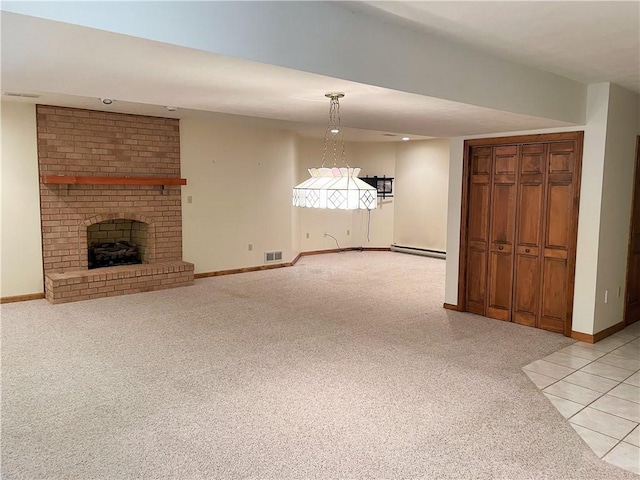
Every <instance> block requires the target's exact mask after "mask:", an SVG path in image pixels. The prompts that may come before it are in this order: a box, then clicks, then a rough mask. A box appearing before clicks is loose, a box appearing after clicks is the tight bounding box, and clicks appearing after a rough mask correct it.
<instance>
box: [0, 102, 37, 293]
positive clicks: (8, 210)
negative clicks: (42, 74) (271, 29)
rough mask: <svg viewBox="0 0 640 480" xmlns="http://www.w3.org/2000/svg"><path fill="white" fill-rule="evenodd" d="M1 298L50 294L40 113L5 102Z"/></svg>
mask: <svg viewBox="0 0 640 480" xmlns="http://www.w3.org/2000/svg"><path fill="white" fill-rule="evenodd" d="M0 108H1V110H2V151H1V153H2V160H1V161H2V169H1V170H0V171H1V172H2V173H1V175H2V178H1V180H0V185H1V186H2V193H1V196H0V202H1V203H2V205H1V207H0V210H1V215H2V217H1V221H0V230H1V233H0V238H1V243H2V246H1V255H0V270H1V276H0V279H1V280H0V297H10V296H14V295H26V294H33V293H42V292H44V284H43V274H42V236H41V233H40V198H39V181H38V151H37V143H36V112H35V106H34V105H27V104H22V103H17V102H2V105H1V107H0Z"/></svg>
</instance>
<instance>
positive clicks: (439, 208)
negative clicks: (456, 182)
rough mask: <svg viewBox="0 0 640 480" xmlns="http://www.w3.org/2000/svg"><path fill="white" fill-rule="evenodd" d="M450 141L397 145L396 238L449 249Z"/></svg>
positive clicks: (419, 245)
mask: <svg viewBox="0 0 640 480" xmlns="http://www.w3.org/2000/svg"><path fill="white" fill-rule="evenodd" d="M448 185H449V140H448V139H438V140H425V141H420V142H408V143H402V144H397V150H396V180H395V188H394V191H395V198H394V200H395V216H394V225H393V241H394V243H395V244H397V245H402V246H408V247H417V248H425V249H429V250H437V251H446V240H447V194H448Z"/></svg>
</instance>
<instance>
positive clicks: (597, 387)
mask: <svg viewBox="0 0 640 480" xmlns="http://www.w3.org/2000/svg"><path fill="white" fill-rule="evenodd" d="M523 370H524V372H525V373H526V374H527V376H528V377H529V378H530V379H531V380H532V381H533V383H535V384H536V386H537V387H538V388H539V389H540V390H542V393H543V394H544V395H545V396H546V397H547V398H548V399H549V400H550V401H551V403H552V404H553V405H554V406H555V407H556V408H557V409H558V411H559V412H560V413H561V414H562V415H563V416H564V417H565V418H566V419H568V420H569V423H570V424H571V426H572V427H573V428H574V430H575V431H576V432H577V433H578V435H580V437H582V439H583V440H584V441H585V443H586V444H587V445H589V447H591V449H592V450H593V451H594V452H595V454H596V455H598V457H600V458H602V459H603V460H605V461H606V462H609V463H611V464H613V465H617V466H618V467H621V468H624V469H625V470H629V471H631V472H634V473H636V474H638V475H640V425H639V424H640V322H636V323H634V324H632V325H630V326H628V327H627V328H625V329H624V330H622V331H620V332H618V333H616V334H614V335H611V336H610V337H607V338H605V339H604V340H602V341H600V342H598V343H595V344H589V343H582V342H577V343H574V344H573V345H570V346H568V347H566V348H563V349H562V350H560V351H558V352H556V353H552V354H551V355H549V356H547V357H545V358H543V359H541V360H536V361H535V362H533V363H531V364H529V365H527V366H526V367H524V368H523Z"/></svg>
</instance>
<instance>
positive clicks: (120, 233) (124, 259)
mask: <svg viewBox="0 0 640 480" xmlns="http://www.w3.org/2000/svg"><path fill="white" fill-rule="evenodd" d="M148 234H149V226H148V224H146V223H144V222H139V221H137V220H133V219H128V218H117V219H113V220H105V221H102V222H98V223H94V224H93V225H89V226H88V227H87V247H88V250H87V260H88V267H89V269H93V268H102V267H115V266H118V265H135V264H139V263H148V259H147V249H148V240H147V238H148Z"/></svg>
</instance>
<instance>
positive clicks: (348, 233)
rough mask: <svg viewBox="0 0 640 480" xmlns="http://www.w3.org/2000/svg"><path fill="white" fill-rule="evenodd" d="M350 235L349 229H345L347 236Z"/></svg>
mask: <svg viewBox="0 0 640 480" xmlns="http://www.w3.org/2000/svg"><path fill="white" fill-rule="evenodd" d="M349 235H351V230H349V229H347V237H348V236H349Z"/></svg>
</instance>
